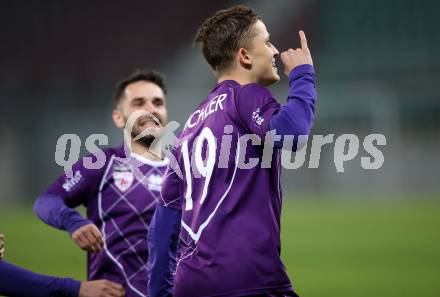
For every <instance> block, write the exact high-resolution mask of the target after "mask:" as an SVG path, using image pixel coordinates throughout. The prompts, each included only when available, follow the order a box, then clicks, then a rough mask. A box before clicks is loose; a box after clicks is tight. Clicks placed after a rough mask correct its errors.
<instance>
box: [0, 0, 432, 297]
mask: <svg viewBox="0 0 440 297" xmlns="http://www.w3.org/2000/svg"><path fill="white" fill-rule="evenodd" d="M238 3H244V4H249V5H251V6H252V7H253V8H254V9H255V10H257V11H258V12H259V13H260V14H261V15H262V16H263V20H264V21H265V23H266V24H267V26H268V29H269V32H270V33H271V39H272V42H273V43H274V44H275V45H276V46H277V47H278V49H279V50H280V51H282V50H285V49H287V48H288V47H298V46H299V40H298V36H297V31H298V30H299V29H303V30H304V31H305V32H306V34H307V37H308V40H309V46H310V48H311V51H312V54H313V58H314V62H315V65H316V69H317V77H318V92H319V104H318V111H317V119H316V123H315V128H314V131H313V133H314V134H323V135H327V134H335V137H336V136H338V135H340V134H343V133H351V134H356V135H358V136H359V137H360V138H361V140H362V138H363V137H364V136H365V135H368V134H371V133H382V134H384V135H385V136H386V138H387V145H386V146H385V147H382V148H381V150H382V151H383V153H384V156H385V162H384V164H383V166H382V168H380V169H379V170H364V169H362V167H361V163H360V157H361V156H367V155H366V153H365V152H364V151H363V150H362V147H361V148H360V151H359V154H358V156H357V157H356V158H355V159H353V160H351V161H349V162H347V163H346V164H345V172H344V173H337V172H336V169H335V166H334V164H333V148H334V145H326V146H324V148H323V150H322V157H321V161H320V167H319V168H318V169H308V168H302V169H299V170H285V171H284V172H283V174H284V177H283V179H284V196H285V199H286V202H285V209H284V214H283V219H284V220H283V249H282V254H283V258H284V259H285V261H286V264H287V268H288V270H289V274H290V275H291V278H292V279H293V282H294V286H295V287H296V288H297V290H298V292H299V293H300V294H301V295H302V296H310V297H312V296H350V297H353V296H356V297H361V296H372V295H374V296H384V297H390V296H439V293H438V292H439V291H440V283H439V282H438V279H439V277H440V232H439V227H440V199H439V198H440V169H439V168H440V161H439V160H440V158H439V156H438V153H439V147H440V137H439V135H440V134H439V133H440V116H439V114H440V96H439V92H438V89H439V85H440V59H439V58H438V53H439V52H440V31H439V27H440V22H439V21H438V19H437V16H436V14H437V12H438V11H439V8H440V5H439V4H438V3H437V2H436V1H432V0H426V1H423V0H422V1H416V0H402V1H397V0H390V1H379V0H370V1H348V0H339V1H324V0H321V1H318V0H274V1H264V0H255V1H244V2H237V1H228V0H216V1H196V0H188V1H154V2H153V1H146V0H144V1H131V0H130V1H49V0H48V1H1V3H0V7H1V8H0V28H1V29H0V30H1V36H2V42H1V45H0V65H1V67H0V78H1V79H0V98H1V109H0V115H1V116H0V123H1V124H0V137H1V139H3V141H2V145H1V146H0V164H1V170H0V181H1V183H0V185H1V186H0V232H3V233H6V235H7V242H6V244H7V260H9V261H11V262H14V263H16V264H20V265H22V266H24V267H27V268H31V269H34V270H36V271H39V272H44V273H49V274H59V275H66V276H71V277H77V278H84V277H85V271H84V269H85V256H84V255H83V254H82V253H81V251H79V249H77V248H76V247H75V246H74V245H73V243H72V242H71V241H70V240H69V238H68V236H67V235H65V234H63V233H61V232H57V231H55V230H52V229H51V228H49V227H47V226H45V225H43V223H41V222H39V221H38V220H37V219H36V218H35V216H34V215H33V213H32V212H31V208H32V204H33V200H34V199H35V198H36V197H37V195H38V194H39V193H41V191H43V190H44V189H45V188H46V186H47V185H48V184H49V183H50V182H51V181H52V180H54V179H55V177H56V176H57V175H58V174H59V173H60V172H61V170H62V168H61V167H59V166H58V165H57V164H56V163H55V161H54V154H55V144H56V141H57V139H58V138H59V137H60V136H61V135H62V134H65V133H76V134H78V135H79V136H80V137H81V140H82V141H83V143H84V141H85V139H86V138H87V136H88V135H90V134H92V133H103V134H106V135H108V136H109V139H110V145H118V144H120V143H121V141H122V134H121V133H120V131H118V130H117V129H116V128H114V127H113V123H112V121H111V117H110V114H111V110H112V107H113V99H112V92H113V87H114V84H115V82H116V81H117V80H119V79H120V78H121V77H124V76H126V75H128V74H129V73H130V72H131V71H132V70H133V69H136V68H147V69H150V68H153V69H157V70H159V71H161V72H163V73H165V74H166V76H167V78H168V88H169V92H168V96H167V97H168V109H169V119H170V120H176V121H178V122H179V123H182V124H183V123H184V121H185V120H186V117H187V115H188V114H189V113H190V111H192V109H193V108H194V107H195V106H196V104H197V103H198V102H199V101H200V100H201V99H202V98H204V96H205V95H206V94H207V91H208V90H209V89H210V88H211V87H212V86H213V85H214V84H215V79H214V77H213V75H212V73H211V71H210V69H209V68H208V66H207V64H206V63H205V62H204V60H203V58H202V55H201V53H200V52H199V51H197V50H195V49H193V48H191V43H192V37H193V35H194V33H195V31H196V29H197V28H198V26H199V25H200V24H201V22H202V20H203V19H204V18H205V17H207V16H208V15H211V14H212V13H213V12H214V11H216V10H217V9H220V8H226V7H228V6H230V5H232V4H238ZM279 66H280V67H279V70H280V72H282V69H281V63H279ZM286 85H287V80H286V79H285V78H284V77H283V78H282V80H281V82H280V83H279V84H277V85H276V86H274V87H272V88H271V89H272V91H273V92H274V93H275V94H276V95H277V98H279V99H280V101H283V102H284V100H285V90H286ZM83 152H85V151H84V150H83ZM306 161H307V160H306ZM306 164H307V163H306Z"/></svg>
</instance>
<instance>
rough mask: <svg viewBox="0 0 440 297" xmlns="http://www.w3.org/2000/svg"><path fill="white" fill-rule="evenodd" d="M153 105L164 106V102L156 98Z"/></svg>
mask: <svg viewBox="0 0 440 297" xmlns="http://www.w3.org/2000/svg"><path fill="white" fill-rule="evenodd" d="M153 104H154V105H156V106H162V105H163V100H162V99H159V98H156V99H154V100H153Z"/></svg>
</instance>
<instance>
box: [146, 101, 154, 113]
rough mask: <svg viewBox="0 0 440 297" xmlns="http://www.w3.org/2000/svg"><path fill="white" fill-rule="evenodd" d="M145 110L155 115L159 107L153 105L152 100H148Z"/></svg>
mask: <svg viewBox="0 0 440 297" xmlns="http://www.w3.org/2000/svg"><path fill="white" fill-rule="evenodd" d="M143 109H144V110H145V111H148V112H151V113H155V112H156V111H157V107H156V105H154V104H153V102H151V101H150V100H148V101H147V102H146V103H145V104H144V106H143Z"/></svg>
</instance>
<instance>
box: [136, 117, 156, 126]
mask: <svg viewBox="0 0 440 297" xmlns="http://www.w3.org/2000/svg"><path fill="white" fill-rule="evenodd" d="M139 126H141V127H145V126H156V127H159V126H160V123H159V122H157V121H156V120H155V119H154V118H152V117H150V116H146V117H143V118H141V119H139Z"/></svg>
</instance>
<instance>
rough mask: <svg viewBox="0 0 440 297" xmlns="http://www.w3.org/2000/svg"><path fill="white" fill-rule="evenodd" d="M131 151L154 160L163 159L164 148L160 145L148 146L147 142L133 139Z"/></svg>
mask: <svg viewBox="0 0 440 297" xmlns="http://www.w3.org/2000/svg"><path fill="white" fill-rule="evenodd" d="M131 151H132V152H133V153H135V154H137V155H142V156H145V157H147V158H148V159H150V160H153V161H159V160H162V159H163V158H162V150H161V148H160V145H159V144H158V145H156V146H155V147H152V146H146V145H145V144H142V143H139V142H137V141H133V140H132V141H131Z"/></svg>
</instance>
